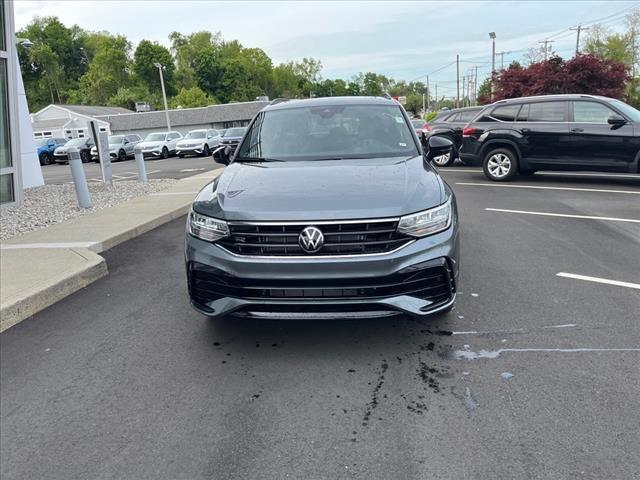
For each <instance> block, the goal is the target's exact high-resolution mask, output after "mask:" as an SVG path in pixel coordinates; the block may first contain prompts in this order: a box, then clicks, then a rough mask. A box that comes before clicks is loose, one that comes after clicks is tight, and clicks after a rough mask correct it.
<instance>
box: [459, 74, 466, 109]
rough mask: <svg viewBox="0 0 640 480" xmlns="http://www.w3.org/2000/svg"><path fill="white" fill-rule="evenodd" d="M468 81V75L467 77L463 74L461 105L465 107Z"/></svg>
mask: <svg viewBox="0 0 640 480" xmlns="http://www.w3.org/2000/svg"><path fill="white" fill-rule="evenodd" d="M466 83H467V77H466V75H463V76H462V104H461V105H460V106H461V107H464V106H465V105H464V99H465V96H464V89H465V85H466Z"/></svg>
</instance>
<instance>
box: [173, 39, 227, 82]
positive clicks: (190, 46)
mask: <svg viewBox="0 0 640 480" xmlns="http://www.w3.org/2000/svg"><path fill="white" fill-rule="evenodd" d="M169 40H170V41H171V53H172V54H173V56H174V58H175V62H176V83H177V85H178V86H179V87H180V88H182V87H184V88H191V87H194V86H196V85H197V79H196V72H195V69H196V57H197V56H198V54H199V53H200V52H201V51H203V50H205V49H207V48H209V47H214V48H215V47H218V48H219V47H220V45H221V44H222V37H221V35H220V32H218V33H215V34H214V33H211V32H207V31H200V32H194V33H192V34H190V35H183V34H181V33H179V32H172V33H171V34H170V35H169Z"/></svg>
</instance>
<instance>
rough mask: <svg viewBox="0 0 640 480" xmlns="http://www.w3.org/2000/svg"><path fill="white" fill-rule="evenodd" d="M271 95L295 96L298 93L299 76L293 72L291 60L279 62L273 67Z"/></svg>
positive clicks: (299, 90)
mask: <svg viewBox="0 0 640 480" xmlns="http://www.w3.org/2000/svg"><path fill="white" fill-rule="evenodd" d="M272 76H273V90H272V93H271V94H270V96H271V97H273V98H277V97H284V98H296V97H298V96H299V95H300V92H301V89H300V80H301V79H300V77H299V76H298V75H297V74H296V73H295V72H294V68H293V62H289V63H281V64H280V65H278V66H277V67H275V68H274V69H273V72H272Z"/></svg>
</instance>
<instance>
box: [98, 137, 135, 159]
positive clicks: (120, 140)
mask: <svg viewBox="0 0 640 480" xmlns="http://www.w3.org/2000/svg"><path fill="white" fill-rule="evenodd" d="M141 141H142V138H140V136H139V135H136V134H135V133H132V134H129V135H110V136H109V156H110V157H111V160H119V161H121V162H122V161H124V160H126V159H127V158H131V157H133V155H134V148H135V146H136V145H137V144H138V143H140V142H141ZM91 159H92V160H93V161H94V162H99V161H100V158H99V157H98V148H97V147H95V146H94V147H93V148H92V149H91Z"/></svg>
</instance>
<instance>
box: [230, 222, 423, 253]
mask: <svg viewBox="0 0 640 480" xmlns="http://www.w3.org/2000/svg"><path fill="white" fill-rule="evenodd" d="M311 225H314V224H313V223H312V222H311V223H309V224H294V225H291V224H278V223H273V224H250V223H233V222H231V223H230V224H229V231H230V236H229V237H227V238H225V239H223V240H220V241H219V242H218V243H219V244H220V245H222V246H223V247H224V248H226V249H227V250H229V251H231V252H233V253H237V254H240V255H257V256H270V255H271V256H272V255H278V256H282V255H284V256H292V255H309V256H311V255H361V254H371V253H385V252H390V251H392V250H395V249H397V248H399V247H401V246H403V245H405V244H407V243H409V242H410V241H411V240H412V238H411V237H408V236H406V235H402V234H400V233H398V231H397V227H398V221H397V220H395V219H392V220H384V221H377V222H372V221H369V222H367V221H363V222H362V223H339V222H336V223H331V224H322V223H321V224H316V225H314V226H316V227H317V228H319V229H320V230H321V231H322V233H323V235H324V245H323V246H322V248H321V249H320V250H319V251H317V252H315V253H313V254H309V253H307V252H305V251H304V250H303V249H302V247H301V246H300V245H299V243H298V238H299V236H300V232H302V230H303V229H304V228H305V227H307V226H311Z"/></svg>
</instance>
